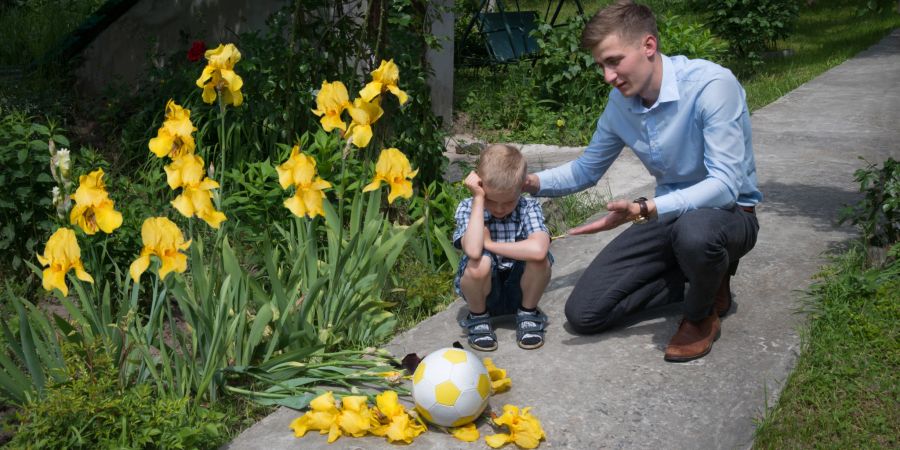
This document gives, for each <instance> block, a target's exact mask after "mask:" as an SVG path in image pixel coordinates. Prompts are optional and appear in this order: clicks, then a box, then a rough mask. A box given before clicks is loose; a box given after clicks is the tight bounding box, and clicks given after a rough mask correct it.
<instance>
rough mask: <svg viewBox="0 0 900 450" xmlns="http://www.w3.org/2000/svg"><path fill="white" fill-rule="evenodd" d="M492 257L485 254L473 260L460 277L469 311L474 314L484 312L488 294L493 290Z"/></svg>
mask: <svg viewBox="0 0 900 450" xmlns="http://www.w3.org/2000/svg"><path fill="white" fill-rule="evenodd" d="M492 266H493V265H492V262H491V258H490V257H488V256H483V257H481V259H478V260H472V259H470V260H469V262H468V263H467V264H466V267H465V269H463V273H462V277H461V278H460V279H459V289H460V290H461V291H462V294H463V298H464V299H465V300H466V303H467V304H468V306H469V312H471V313H472V314H474V315H478V314H484V313H485V312H486V311H487V310H486V308H487V296H488V294H490V292H491V271H492V268H493V267H492Z"/></svg>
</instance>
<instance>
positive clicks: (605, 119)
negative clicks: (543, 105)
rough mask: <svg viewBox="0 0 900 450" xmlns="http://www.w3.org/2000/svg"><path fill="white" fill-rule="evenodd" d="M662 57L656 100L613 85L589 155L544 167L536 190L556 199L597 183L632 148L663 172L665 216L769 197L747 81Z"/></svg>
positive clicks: (697, 62) (660, 188)
mask: <svg viewBox="0 0 900 450" xmlns="http://www.w3.org/2000/svg"><path fill="white" fill-rule="evenodd" d="M659 56H660V57H661V59H662V64H663V76H662V84H661V86H660V92H659V98H658V99H657V101H656V103H654V104H653V105H652V106H650V107H649V108H647V107H644V106H643V105H642V104H641V98H640V96H637V95H635V96H633V97H630V98H626V97H624V96H623V95H622V94H621V93H620V92H619V91H618V89H613V91H612V93H611V94H610V96H609V102H608V103H607V105H606V108H605V109H604V111H603V114H601V116H600V119H599V120H598V121H597V128H596V130H595V131H594V136H593V138H591V142H590V144H588V146H587V148H586V149H585V151H584V154H582V155H581V156H580V157H579V158H578V159H576V160H574V161H571V162H569V163H567V164H564V165H562V166H559V167H556V168H554V169H549V170H544V171H542V172H538V173H537V176H538V178H539V179H540V183H541V185H540V186H541V190H540V191H539V192H538V193H537V195H539V196H547V197H555V196H560V195H566V194H570V193H573V192H577V191H580V190H582V189H586V188H588V187H591V186H593V185H595V184H596V183H597V181H598V180H600V177H602V176H603V174H604V173H606V170H607V169H609V166H610V165H611V164H612V163H613V161H614V160H615V159H616V157H618V156H619V153H621V152H622V148H623V147H624V146H628V147H630V148H631V149H632V150H634V153H635V154H636V155H637V157H638V158H639V159H640V160H641V162H643V163H644V166H646V167H647V170H649V171H650V173H651V174H652V175H653V176H654V177H656V194H655V199H654V200H655V202H656V210H657V214H658V215H659V218H660V219H665V218H668V217H673V216H674V217H677V216H680V215H682V214H684V213H685V212H686V211H690V210H693V209H698V208H730V207H732V206H734V204H735V203H738V204H740V205H744V206H753V205H756V204H757V203H758V202H759V201H760V200H762V194H761V193H760V192H759V189H757V180H756V164H755V162H754V160H753V144H752V138H751V133H750V113H749V110H748V109H747V101H746V94H745V93H744V89H743V88H742V87H741V85H740V83H739V82H738V81H737V79H736V78H735V77H734V75H733V74H732V73H731V71H729V70H728V69H725V68H723V67H721V66H719V65H717V64H714V63H711V62H709V61H705V60H702V59H687V58H685V57H683V56H673V57H671V58H669V57H667V56H665V55H663V54H659Z"/></svg>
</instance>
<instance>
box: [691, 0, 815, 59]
mask: <svg viewBox="0 0 900 450" xmlns="http://www.w3.org/2000/svg"><path fill="white" fill-rule="evenodd" d="M695 4H696V5H697V6H699V7H700V8H701V10H702V11H705V12H706V15H707V17H708V22H709V27H710V28H711V29H712V31H713V33H715V34H716V35H718V36H719V37H721V38H723V39H727V40H728V41H729V42H730V45H731V50H732V52H734V56H735V57H737V58H748V59H750V60H751V61H752V60H756V59H758V58H759V57H760V52H762V51H763V50H766V49H770V48H773V47H774V46H775V41H777V40H778V39H783V38H785V37H787V36H788V35H790V33H791V31H793V29H794V26H795V25H796V23H797V17H798V16H799V13H800V7H799V2H797V1H796V0H709V1H698V2H696V3H695Z"/></svg>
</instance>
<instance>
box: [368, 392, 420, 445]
mask: <svg viewBox="0 0 900 450" xmlns="http://www.w3.org/2000/svg"><path fill="white" fill-rule="evenodd" d="M375 403H376V405H377V412H378V413H377V414H375V427H374V428H373V429H372V434H374V435H376V436H385V437H387V439H388V442H399V441H403V442H405V443H407V444H409V443H411V442H412V441H413V439H415V437H416V436H418V435H420V434H422V433H424V432H425V424H423V423H422V420H421V419H419V418H418V417H415V418H411V417H410V416H409V414H408V413H407V412H406V409H405V408H403V405H401V404H400V402H399V400H398V399H397V393H396V392H394V391H385V392H382V393H381V394H378V395H377V396H376V397H375Z"/></svg>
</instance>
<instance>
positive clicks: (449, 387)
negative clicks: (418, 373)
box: [434, 381, 460, 406]
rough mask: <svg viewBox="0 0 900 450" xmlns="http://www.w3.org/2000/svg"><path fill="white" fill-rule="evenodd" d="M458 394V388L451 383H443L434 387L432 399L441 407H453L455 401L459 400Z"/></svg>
mask: <svg viewBox="0 0 900 450" xmlns="http://www.w3.org/2000/svg"><path fill="white" fill-rule="evenodd" d="M459 393H460V392H459V388H457V387H456V385H454V384H453V382H451V381H445V382H443V383H441V384H439V385H437V386H435V387H434V394H435V395H434V397H435V399H436V400H437V402H438V403H440V404H442V405H447V406H453V405H455V404H456V399H457V398H459Z"/></svg>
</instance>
